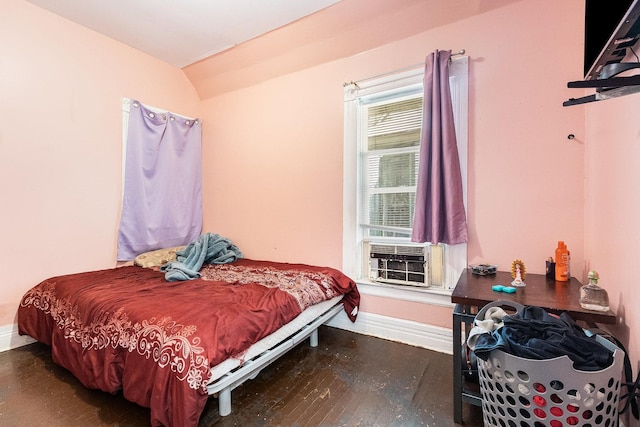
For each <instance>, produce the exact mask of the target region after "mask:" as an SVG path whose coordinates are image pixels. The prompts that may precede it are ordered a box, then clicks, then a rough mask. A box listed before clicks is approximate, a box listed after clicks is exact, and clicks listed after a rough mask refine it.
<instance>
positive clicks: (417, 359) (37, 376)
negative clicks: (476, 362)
mask: <svg viewBox="0 0 640 427" xmlns="http://www.w3.org/2000/svg"><path fill="white" fill-rule="evenodd" d="M451 371H452V358H451V356H449V355H446V354H442V353H438V352H433V351H429V350H426V349H423V348H419V347H413V346H408V345H404V344H399V343H395V342H391V341H386V340H382V339H379V338H373V337H369V336H365V335H359V334H355V333H352V332H348V331H343V330H340V329H335V328H330V327H325V326H323V327H321V328H320V343H319V346H318V347H317V348H311V347H309V344H308V341H305V342H304V343H301V344H300V345H298V346H297V347H296V348H295V349H293V350H291V351H290V352H289V353H288V354H286V355H285V356H283V357H282V358H281V359H279V360H278V361H276V362H275V363H273V364H272V365H271V366H269V367H268V368H266V369H265V370H263V371H262V372H261V373H260V375H259V376H258V377H257V378H256V379H254V380H250V381H248V382H246V383H245V384H244V385H242V386H240V387H239V388H237V389H236V390H234V391H233V392H232V411H233V412H232V413H231V415H229V416H227V417H220V415H219V414H218V400H217V399H216V398H214V397H211V398H210V399H209V401H208V403H207V406H206V408H205V410H204V413H203V415H202V418H201V419H200V426H202V427H204V426H216V427H218V426H220V427H225V426H435V427H439V426H455V425H457V424H454V422H453V421H452V414H453V408H452V401H453V396H452V388H453V380H452V375H451ZM463 414H464V420H465V426H468V427H477V426H482V411H481V410H480V408H478V407H475V406H472V405H468V404H464V410H463ZM0 425H2V426H11V427H12V426H29V427H31V426H48V427H49V426H50V427H56V426H61V427H62V426H64V427H75V426H83V427H84V426H127V427H128V426H132V427H133V426H148V425H149V411H148V410H147V409H145V408H142V407H140V406H138V405H135V404H133V403H129V402H127V401H126V400H125V399H124V398H123V397H122V395H121V394H116V395H111V394H108V393H104V392H101V391H98V390H88V389H86V388H85V387H83V386H82V385H81V384H80V383H79V382H78V381H77V380H76V379H75V378H74V377H73V376H72V375H71V374H70V373H69V372H68V371H66V370H65V369H63V368H61V367H59V366H57V365H55V364H54V363H53V362H52V361H51V351H50V349H49V348H48V347H47V346H45V345H42V344H39V343H36V344H31V345H28V346H25V347H21V348H18V349H14V350H10V351H6V352H3V353H0Z"/></svg>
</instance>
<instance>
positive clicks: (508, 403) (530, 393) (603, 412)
mask: <svg viewBox="0 0 640 427" xmlns="http://www.w3.org/2000/svg"><path fill="white" fill-rule="evenodd" d="M496 305H502V306H510V307H513V308H515V309H516V310H517V311H519V310H521V308H522V306H521V305H520V304H514V303H512V302H510V301H498V302H496V303H492V304H490V306H496ZM487 308H489V306H485V307H484V308H483V309H482V310H481V311H480V313H478V316H477V317H478V318H482V317H480V316H482V315H483V314H484V311H486V309H487ZM596 339H597V340H598V341H599V342H600V343H602V344H603V345H604V346H606V347H607V348H609V349H610V350H612V351H613V352H614V354H613V364H612V365H611V366H609V367H607V368H606V369H602V370H600V371H578V370H576V369H574V368H573V363H572V361H571V360H570V359H569V357H567V356H562V357H557V358H554V359H547V360H532V359H524V358H521V357H517V356H514V355H511V354H508V353H505V352H503V351H501V350H493V351H491V353H490V356H489V358H488V360H487V361H484V360H482V359H480V358H478V373H479V377H480V391H481V393H482V413H483V419H484V425H485V427H489V426H491V427H494V426H495V427H566V426H581V427H596V426H598V427H600V426H604V427H618V405H619V394H620V385H621V379H622V370H623V364H624V352H623V351H622V350H620V349H619V348H618V347H616V346H615V345H614V344H613V343H611V342H610V341H608V340H606V339H604V338H602V337H600V336H596Z"/></svg>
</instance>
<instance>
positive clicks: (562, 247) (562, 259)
mask: <svg viewBox="0 0 640 427" xmlns="http://www.w3.org/2000/svg"><path fill="white" fill-rule="evenodd" d="M569 261H570V253H569V250H568V249H567V245H566V244H565V243H564V242H563V241H562V240H561V241H559V242H558V247H557V248H556V281H559V282H568V281H569V278H570V277H571V273H570V271H569Z"/></svg>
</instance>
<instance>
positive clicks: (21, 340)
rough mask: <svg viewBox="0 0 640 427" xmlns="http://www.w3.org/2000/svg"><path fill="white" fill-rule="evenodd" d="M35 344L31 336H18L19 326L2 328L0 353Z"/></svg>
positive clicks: (0, 331)
mask: <svg viewBox="0 0 640 427" xmlns="http://www.w3.org/2000/svg"><path fill="white" fill-rule="evenodd" d="M34 342H36V340H34V339H33V338H31V337H30V336H28V335H24V336H22V335H19V334H18V325H7V326H0V353H1V352H3V351H7V350H11V349H13V348H18V347H22V346H23V345H27V344H31V343H34Z"/></svg>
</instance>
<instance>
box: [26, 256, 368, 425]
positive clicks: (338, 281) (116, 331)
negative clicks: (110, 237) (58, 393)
mask: <svg viewBox="0 0 640 427" xmlns="http://www.w3.org/2000/svg"><path fill="white" fill-rule="evenodd" d="M201 273H202V278H200V279H195V280H190V281H186V282H167V281H165V279H164V273H162V272H158V271H154V270H151V269H145V268H141V267H122V268H116V269H110V270H102V271H95V272H88V273H79V274H72V275H66V276H60V277H53V278H51V279H48V280H45V281H43V282H42V283H40V284H39V285H37V286H35V287H34V288H32V289H31V290H30V291H29V292H27V293H26V294H25V295H24V297H23V299H22V301H21V304H20V307H19V310H18V327H19V331H20V334H27V335H30V336H32V337H33V338H35V339H36V340H38V341H41V342H43V343H46V344H48V345H50V346H51V348H52V357H53V360H54V362H55V363H57V364H59V365H61V366H63V367H65V368H66V369H68V370H69V371H71V372H72V373H73V374H74V375H75V376H76V377H77V378H78V379H79V380H80V381H81V382H82V383H83V384H84V385H85V386H86V387H89V388H97V389H101V390H104V391H108V392H111V393H115V392H116V391H118V390H122V391H123V394H124V396H125V398H127V399H128V400H130V401H132V402H136V403H138V404H140V405H142V406H145V407H149V408H151V424H152V425H155V426H157V425H165V426H197V424H198V420H199V418H200V415H201V413H202V410H203V409H204V405H205V403H206V401H207V398H208V396H207V391H206V384H207V381H208V379H209V377H210V367H212V366H215V365H217V364H218V363H220V362H222V361H223V360H225V359H227V358H229V357H234V356H241V355H242V353H243V352H244V351H245V350H246V349H247V348H248V347H249V346H250V345H251V344H253V343H255V342H256V341H258V340H260V339H261V338H263V337H265V336H266V335H269V334H270V333H272V332H274V331H275V330H277V329H278V328H279V327H281V326H282V325H284V324H285V323H287V322H289V321H290V320H292V319H293V318H295V317H296V316H297V315H298V314H300V313H301V311H302V310H304V309H305V308H306V307H308V306H309V305H312V304H316V303H318V302H320V301H324V300H326V299H330V298H333V297H335V296H337V295H340V294H344V295H345V297H344V299H343V303H344V306H345V311H346V312H347V314H348V315H349V317H350V318H351V320H355V313H356V310H354V309H355V308H357V306H358V304H359V300H360V296H359V294H358V290H357V288H356V286H355V284H354V282H353V281H352V280H350V279H349V278H348V277H346V276H345V275H343V274H342V273H341V272H339V271H337V270H334V269H331V268H325V267H313V266H307V265H301V264H281V263H272V262H267V261H252V260H247V259H241V260H238V261H236V262H234V263H232V264H223V265H216V266H214V265H207V266H205V267H204V268H203V269H202V270H201Z"/></svg>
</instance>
